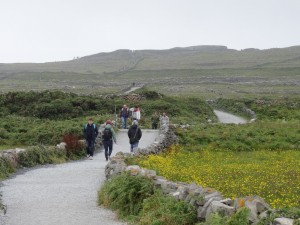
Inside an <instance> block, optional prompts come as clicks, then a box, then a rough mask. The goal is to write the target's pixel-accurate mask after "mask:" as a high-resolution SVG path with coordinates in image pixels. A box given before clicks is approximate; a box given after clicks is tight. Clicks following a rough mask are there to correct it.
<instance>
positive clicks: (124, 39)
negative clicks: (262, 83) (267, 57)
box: [0, 0, 300, 63]
mask: <svg viewBox="0 0 300 225" xmlns="http://www.w3.org/2000/svg"><path fill="white" fill-rule="evenodd" d="M299 22H300V0H105V1H104V0H0V30H1V33H0V62H1V63H7V62H46V61H61V60H70V59H73V58H74V57H77V56H79V57H81V56H85V55H91V54H96V53H99V52H109V51H114V50H117V49H133V50H138V49H167V48H172V47H187V46H194V45H226V46H228V47H229V48H234V49H244V48H250V47H252V48H260V49H266V48H273V47H289V46H293V45H300V28H299V27H300V26H299Z"/></svg>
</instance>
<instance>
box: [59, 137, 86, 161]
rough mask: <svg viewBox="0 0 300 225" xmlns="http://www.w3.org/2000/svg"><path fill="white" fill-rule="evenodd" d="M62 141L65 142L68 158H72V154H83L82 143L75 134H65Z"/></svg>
mask: <svg viewBox="0 0 300 225" xmlns="http://www.w3.org/2000/svg"><path fill="white" fill-rule="evenodd" d="M63 141H64V142H65V143H66V151H67V157H68V158H72V157H74V156H75V157H76V156H83V155H84V154H85V152H84V145H83V143H82V142H80V138H79V137H78V136H77V135H73V134H65V135H64V137H63Z"/></svg>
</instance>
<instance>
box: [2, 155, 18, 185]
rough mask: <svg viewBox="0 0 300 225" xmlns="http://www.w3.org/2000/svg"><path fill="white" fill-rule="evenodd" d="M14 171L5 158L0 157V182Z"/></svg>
mask: <svg viewBox="0 0 300 225" xmlns="http://www.w3.org/2000/svg"><path fill="white" fill-rule="evenodd" d="M14 171H15V168H14V167H13V165H12V164H11V162H10V161H9V160H8V159H6V158H3V157H0V180H2V179H4V178H7V177H8V176H9V174H11V173H13V172H14Z"/></svg>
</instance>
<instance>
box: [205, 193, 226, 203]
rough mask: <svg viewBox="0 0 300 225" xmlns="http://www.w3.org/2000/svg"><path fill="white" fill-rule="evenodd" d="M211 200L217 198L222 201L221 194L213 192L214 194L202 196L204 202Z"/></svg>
mask: <svg viewBox="0 0 300 225" xmlns="http://www.w3.org/2000/svg"><path fill="white" fill-rule="evenodd" d="M211 198H218V200H221V199H223V198H222V196H221V194H220V193H219V192H217V191H215V192H213V193H211V194H208V195H204V200H205V201H208V200H209V199H211Z"/></svg>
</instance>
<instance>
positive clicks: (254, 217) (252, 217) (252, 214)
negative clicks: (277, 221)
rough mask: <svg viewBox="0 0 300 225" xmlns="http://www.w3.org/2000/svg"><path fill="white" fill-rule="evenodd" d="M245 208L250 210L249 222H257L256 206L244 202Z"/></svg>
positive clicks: (249, 202)
mask: <svg viewBox="0 0 300 225" xmlns="http://www.w3.org/2000/svg"><path fill="white" fill-rule="evenodd" d="M245 207H247V208H248V209H250V215H249V220H250V221H251V222H252V223H256V222H257V221H258V212H257V208H256V204H255V203H254V202H252V201H246V202H245Z"/></svg>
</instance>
